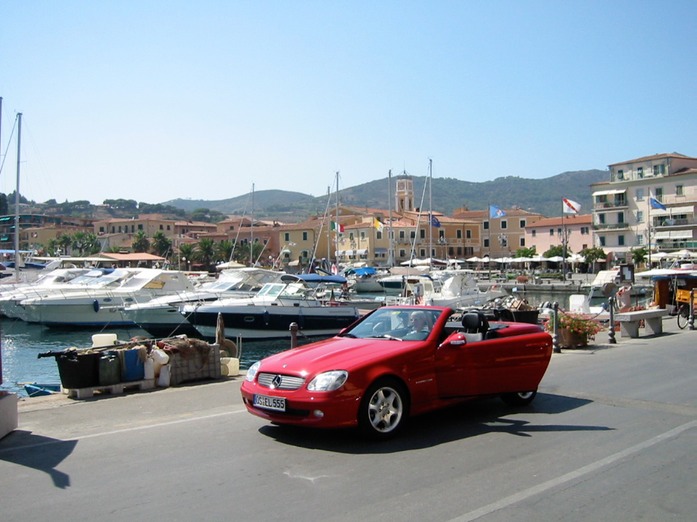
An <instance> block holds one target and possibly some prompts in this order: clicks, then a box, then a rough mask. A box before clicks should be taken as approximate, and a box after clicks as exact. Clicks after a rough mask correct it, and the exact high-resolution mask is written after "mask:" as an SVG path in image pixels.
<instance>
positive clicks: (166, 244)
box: [152, 230, 172, 257]
mask: <svg viewBox="0 0 697 522" xmlns="http://www.w3.org/2000/svg"><path fill="white" fill-rule="evenodd" d="M152 248H153V250H154V251H155V253H156V254H157V255H158V256H161V257H169V255H170V254H171V253H172V240H171V239H169V238H168V237H167V236H165V234H164V233H163V232H162V231H161V230H158V231H157V232H155V235H153V236H152Z"/></svg>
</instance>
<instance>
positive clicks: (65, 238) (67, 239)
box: [56, 234, 73, 255]
mask: <svg viewBox="0 0 697 522" xmlns="http://www.w3.org/2000/svg"><path fill="white" fill-rule="evenodd" d="M56 242H57V243H58V246H59V247H60V250H61V251H60V253H61V254H63V255H69V254H70V253H71V251H70V247H72V245H73V238H72V237H71V236H70V234H63V235H61V236H58V237H57V238H56Z"/></svg>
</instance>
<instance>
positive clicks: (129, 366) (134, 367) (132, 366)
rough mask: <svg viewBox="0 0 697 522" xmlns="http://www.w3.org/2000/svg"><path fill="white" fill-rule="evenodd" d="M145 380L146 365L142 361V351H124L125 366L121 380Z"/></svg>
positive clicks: (137, 349)
mask: <svg viewBox="0 0 697 522" xmlns="http://www.w3.org/2000/svg"><path fill="white" fill-rule="evenodd" d="M143 379H145V364H144V361H141V360H140V349H139V348H134V349H131V350H123V365H122V367H121V380H122V381H124V382H128V381H142V380H143Z"/></svg>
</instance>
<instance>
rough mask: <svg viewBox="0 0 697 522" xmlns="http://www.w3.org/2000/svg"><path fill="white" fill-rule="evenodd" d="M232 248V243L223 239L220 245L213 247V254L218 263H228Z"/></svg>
mask: <svg viewBox="0 0 697 522" xmlns="http://www.w3.org/2000/svg"><path fill="white" fill-rule="evenodd" d="M233 248H234V245H233V243H232V241H230V240H229V239H223V240H222V241H221V242H220V243H218V244H217V245H216V247H215V250H216V252H215V254H216V258H217V260H218V261H223V262H226V261H230V257H232V249H233Z"/></svg>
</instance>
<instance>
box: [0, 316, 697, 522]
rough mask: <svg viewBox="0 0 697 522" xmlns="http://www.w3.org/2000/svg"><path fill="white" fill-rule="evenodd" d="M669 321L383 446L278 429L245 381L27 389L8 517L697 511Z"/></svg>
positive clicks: (4, 504) (694, 365)
mask: <svg viewBox="0 0 697 522" xmlns="http://www.w3.org/2000/svg"><path fill="white" fill-rule="evenodd" d="M673 321H674V320H673ZM666 324H668V323H666ZM667 330H668V332H667V333H666V334H665V335H663V336H660V337H657V338H645V339H637V340H632V341H620V342H619V344H617V345H612V346H608V345H601V346H598V347H596V348H591V349H588V350H579V351H565V352H564V353H562V354H555V355H554V357H553V359H552V363H551V366H550V369H549V370H548V372H547V375H546V376H545V379H544V381H543V383H542V387H541V389H540V394H539V395H538V397H537V399H536V400H535V402H533V404H532V405H530V406H529V407H527V408H525V409H524V410H519V411H517V410H514V409H511V408H509V407H507V406H505V405H504V404H503V402H501V401H499V400H498V399H491V400H483V401H478V402H475V403H470V404H468V405H464V406H458V407H455V408H451V409H449V410H445V411H441V412H437V413H434V414H430V415H426V416H423V417H419V418H415V419H412V422H411V423H410V425H409V426H408V428H407V429H406V430H405V431H404V432H403V433H402V435H401V436H400V437H399V438H398V439H396V440H393V441H389V442H386V443H374V442H367V441H364V440H362V439H360V438H359V437H358V436H357V435H356V434H355V433H354V432H351V431H342V432H323V431H306V430H298V429H287V428H286V429H283V428H278V427H274V426H271V425H268V424H267V423H265V422H263V421H262V420H261V419H257V418H256V417H253V416H251V415H249V414H248V413H246V412H245V411H244V409H243V407H242V404H241V400H240V396H239V385H240V380H234V381H226V382H216V383H212V384H206V385H194V386H189V387H180V388H170V389H167V390H161V391H156V392H149V393H138V394H131V395H126V396H121V397H113V398H102V399H98V400H85V401H74V400H68V399H58V400H46V401H40V400H39V401H38V402H31V401H29V400H27V401H25V402H24V403H23V404H22V406H21V410H20V427H19V429H18V430H17V431H16V432H14V433H12V434H10V435H8V436H7V437H5V438H4V439H2V440H1V441H0V506H1V507H0V510H1V511H0V518H1V519H2V520H3V521H15V520H17V521H22V522H29V521H33V520H37V521H39V520H40V521H42V522H45V521H46V520H47V519H48V520H51V522H58V521H75V520H100V521H101V520H104V521H110V520H187V521H189V520H197V519H200V520H224V519H234V520H253V521H267V520H306V521H314V520H322V521H344V520H352V521H354V520H361V521H373V520H407V521H410V520H415V521H416V520H418V521H424V520H428V521H447V520H457V521H467V520H482V521H509V520H516V521H520V520H535V521H540V520H555V521H556V520H562V521H563V520H598V521H600V520H602V521H607V520H614V521H624V520H651V521H664V520H690V521H692V520H694V518H695V511H696V510H697V496H696V495H695V492H697V452H695V451H694V449H695V447H697V379H696V378H695V375H697V347H696V346H695V345H696V344H697V343H695V340H696V339H697V337H696V336H697V333H696V332H694V331H683V332H679V333H678V332H676V331H675V329H673V328H667ZM601 335H602V334H601Z"/></svg>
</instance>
